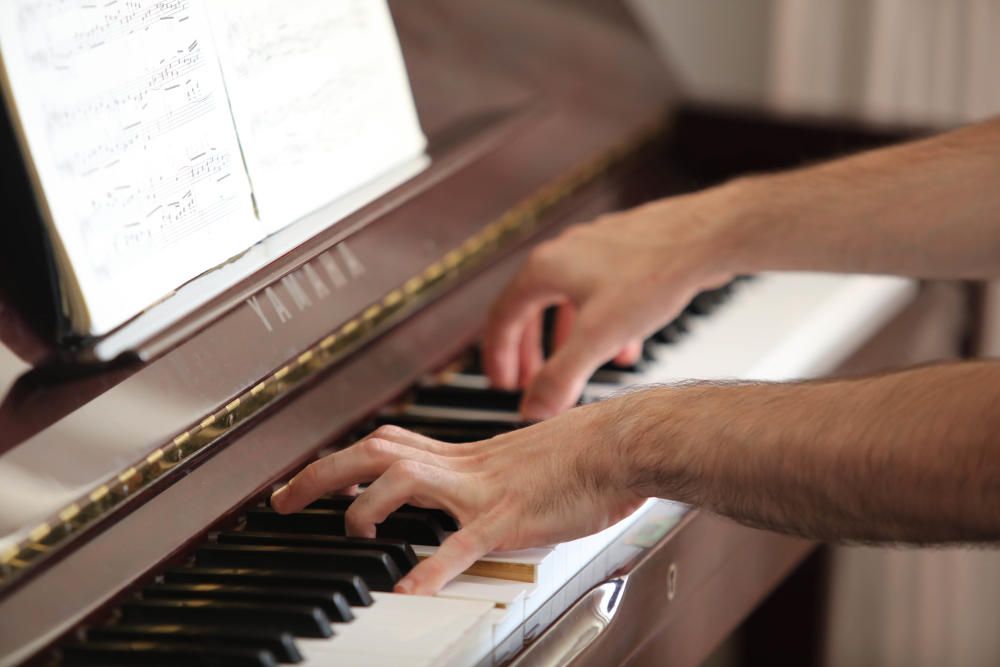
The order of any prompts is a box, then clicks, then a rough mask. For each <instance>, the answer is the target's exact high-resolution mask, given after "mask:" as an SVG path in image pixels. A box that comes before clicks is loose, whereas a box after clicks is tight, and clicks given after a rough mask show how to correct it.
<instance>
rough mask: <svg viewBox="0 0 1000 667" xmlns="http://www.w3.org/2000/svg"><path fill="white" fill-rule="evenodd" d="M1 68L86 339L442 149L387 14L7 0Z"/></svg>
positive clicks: (305, 6) (356, 1)
mask: <svg viewBox="0 0 1000 667" xmlns="http://www.w3.org/2000/svg"><path fill="white" fill-rule="evenodd" d="M0 65H2V67H0V89H2V93H3V100H4V103H5V104H6V105H7V107H6V108H7V115H8V117H9V118H10V119H11V122H12V125H13V129H14V132H15V135H16V137H17V139H18V142H19V145H20V148H21V153H22V157H23V160H24V163H25V167H26V170H27V172H28V175H29V179H30V181H31V183H32V188H33V191H34V192H33V195H34V197H35V200H36V202H37V206H38V210H39V216H40V218H41V219H42V221H43V223H44V226H45V228H46V232H47V238H48V243H49V247H50V255H51V259H52V262H53V265H54V268H55V276H56V282H57V287H58V296H59V301H60V304H59V305H60V310H61V312H62V314H63V316H64V324H65V325H66V327H67V328H68V330H69V331H70V332H71V333H73V334H75V335H79V336H85V337H88V336H89V337H96V336H102V335H104V334H107V333H108V332H111V331H112V330H114V329H115V328H116V327H119V326H120V325H122V324H123V323H125V322H127V321H129V320H130V319H132V318H134V317H135V316H136V315H137V314H139V313H142V312H143V311H145V310H147V309H149V308H150V307H152V306H153V305H154V304H157V303H158V302H161V301H163V300H164V299H165V298H166V297H168V296H169V295H171V294H173V293H174V292H175V290H177V289H178V288H180V287H181V286H182V285H184V284H185V283H188V282H189V281H191V280H192V279H194V278H196V277H198V276H200V275H203V274H206V272H210V271H212V270H214V269H217V268H219V267H223V266H225V265H226V264H227V263H229V262H231V261H232V260H234V258H237V257H238V256H240V255H241V254H244V253H245V252H246V251H247V250H248V249H250V248H251V247H252V246H254V245H255V244H259V243H260V242H262V241H263V240H264V239H266V238H268V237H269V236H271V235H273V234H275V233H276V232H278V231H279V230H282V229H283V228H285V227H288V226H289V225H291V224H292V223H294V222H295V221H297V220H299V219H301V218H302V217H303V216H306V215H307V214H309V213H310V212H313V211H316V210H317V209H319V208H321V207H323V206H325V205H327V204H329V203H331V202H334V201H337V200H339V199H341V198H345V197H347V196H349V195H351V194H352V193H357V192H358V191H359V190H363V189H364V188H365V187H366V186H369V185H370V184H371V183H372V182H373V181H377V180H378V179H379V178H380V177H382V176H384V175H385V174H387V173H395V171H398V168H399V167H400V165H403V164H405V163H407V161H410V160H413V159H415V158H416V157H418V156H423V154H424V149H425V147H426V140H425V138H424V136H423V133H422V131H421V128H420V124H419V121H418V118H417V114H416V110H415V108H414V104H413V98H412V94H411V91H410V87H409V81H408V78H407V73H406V67H405V63H404V62H403V57H402V53H401V51H400V47H399V43H398V40H397V37H396V33H395V28H394V26H393V23H392V17H391V15H390V13H389V9H388V6H387V5H386V2H385V0H337V1H336V2H330V1H329V0H295V2H282V1H281V0H98V1H88V0H74V1H72V2H71V1H69V0H5V1H4V2H2V3H0ZM376 194H377V193H376ZM359 203H363V202H359ZM356 207H357V206H355V208H356ZM333 222H335V220H330V223H331V224H332V223H333Z"/></svg>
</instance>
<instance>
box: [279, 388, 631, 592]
mask: <svg viewBox="0 0 1000 667" xmlns="http://www.w3.org/2000/svg"><path fill="white" fill-rule="evenodd" d="M619 403H620V399H613V400H608V401H604V402H602V403H597V404H593V405H589V406H586V407H582V408H577V409H575V410H573V411H571V412H569V413H567V414H565V415H561V416H559V417H557V418H555V419H551V420H549V421H547V422H543V423H541V424H535V425H534V426H530V427H528V428H524V429H521V430H518V431H512V432H511V433H506V434H503V435H500V436H497V437H494V438H491V439H489V440H486V441H482V442H474V443H470V444H451V443H445V442H440V441H438V440H432V439H431V438H428V437H425V436H422V435H418V434H416V433H412V432H410V431H407V430H405V429H402V428H398V427H393V426H383V427H381V428H379V429H378V430H377V431H375V432H374V433H372V434H371V435H370V436H368V437H367V438H365V439H364V440H361V441H359V442H357V443H355V444H354V445H351V446H350V447H348V448H346V449H344V450H342V451H339V452H335V453H333V454H330V455H328V456H326V457H324V458H323V459H320V460H319V461H316V462H314V463H312V464H311V465H309V466H307V467H306V468H304V469H303V470H302V471H301V472H300V473H299V474H297V475H296V476H295V477H294V478H292V480H291V481H290V482H289V483H288V484H287V485H285V486H284V487H282V488H281V489H279V490H278V491H277V492H276V493H275V494H274V495H273V496H272V497H271V504H272V506H273V507H274V509H275V510H276V511H278V512H281V513H290V512H297V511H299V510H301V509H302V508H304V507H305V506H306V505H308V504H309V503H311V502H313V501H314V500H316V499H317V498H319V497H320V496H322V495H324V494H326V493H330V492H343V491H344V490H345V489H350V488H351V487H353V486H354V485H355V484H358V483H361V482H372V484H371V486H369V487H368V489H367V490H366V491H365V492H364V493H362V494H361V495H360V497H359V498H358V499H357V500H355V501H354V502H353V503H352V504H351V506H350V508H349V509H348V510H347V514H346V525H347V531H348V533H349V534H351V535H356V536H361V537H374V536H375V526H376V524H378V523H380V522H381V521H383V520H385V518H386V517H387V516H388V515H389V514H390V513H391V512H393V511H395V510H396V509H398V508H399V506H400V505H403V504H404V503H410V504H413V505H417V506H420V507H432V508H441V509H444V510H446V511H447V512H448V513H450V514H451V515H452V516H454V517H455V518H456V519H458V521H459V523H460V524H461V529H460V530H459V531H458V532H457V533H455V534H453V535H452V536H450V537H449V538H448V539H447V540H445V542H444V543H443V544H442V545H441V547H440V548H439V549H438V550H437V552H436V553H435V554H434V555H433V556H431V557H430V558H427V559H426V560H424V561H422V562H421V563H420V564H419V565H417V566H416V567H415V568H414V569H413V570H412V571H411V572H410V573H409V574H407V575H406V577H405V578H404V579H402V580H400V581H399V583H398V584H397V585H396V591H397V592H400V593H418V594H433V593H436V592H437V591H438V590H440V589H441V587H442V586H444V585H445V584H446V583H447V582H448V581H450V580H451V579H453V578H454V577H456V576H457V575H459V574H461V573H462V572H463V571H465V570H466V569H467V568H468V567H469V566H471V565H472V564H473V563H474V562H475V561H476V560H478V559H479V558H481V557H482V556H483V555H485V554H487V553H489V552H490V551H493V550H510V549H520V548H526V547H535V546H541V545H545V544H555V543H557V542H563V541H566V540H572V539H575V538H578V537H582V536H584V535H589V534H591V533H594V532H597V531H599V530H601V529H603V528H606V527H607V526H610V525H612V524H613V523H615V522H617V521H619V520H621V519H622V518H624V517H626V516H627V515H628V514H630V513H631V512H632V511H634V510H635V509H637V508H638V506H639V504H641V503H642V501H643V500H644V497H643V496H641V495H639V494H637V493H636V492H635V491H633V490H631V488H630V486H629V480H627V479H626V476H627V474H628V473H627V470H626V468H627V467H628V465H627V461H628V460H629V458H630V457H628V456H625V455H623V454H622V452H621V447H620V446H619V445H622V446H623V445H624V443H623V442H622V441H621V440H620V438H619V433H620V428H619V424H618V420H619V418H620V411H621V406H620V405H619Z"/></svg>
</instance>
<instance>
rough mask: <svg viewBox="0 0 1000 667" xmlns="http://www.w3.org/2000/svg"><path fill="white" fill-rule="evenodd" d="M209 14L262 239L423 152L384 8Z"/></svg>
mask: <svg viewBox="0 0 1000 667" xmlns="http://www.w3.org/2000/svg"><path fill="white" fill-rule="evenodd" d="M210 6H211V19H212V23H213V27H214V30H215V36H216V40H217V43H218V48H219V53H220V60H221V62H222V68H223V73H224V75H225V80H226V86H227V90H228V93H229V96H230V99H231V101H232V108H233V114H234V118H235V121H236V126H237V129H238V131H239V135H240V138H241V140H242V142H243V147H244V150H245V158H246V163H247V167H248V169H249V173H250V180H251V182H252V184H253V188H254V193H255V197H256V202H257V206H258V209H259V212H260V216H261V218H262V219H263V220H264V222H265V224H266V225H267V227H268V230H269V231H271V232H273V231H276V230H277V229H280V228H281V227H284V226H285V225H287V224H289V223H290V222H292V221H294V220H297V219H299V218H301V217H303V216H304V215H305V214H307V213H309V212H311V211H314V210H316V209H318V208H320V207H322V206H324V205H326V204H328V203H330V202H331V201H333V200H334V199H337V198H339V197H341V196H343V195H344V194H346V193H348V192H350V191H352V190H354V189H356V188H358V187H360V186H363V185H364V184H365V183H368V182H370V181H372V180H373V179H374V178H375V177H377V176H378V175H380V174H382V173H385V172H386V171H387V170H389V169H391V168H393V167H395V166H397V165H399V164H401V163H403V162H405V161H406V160H412V159H413V158H415V157H417V156H419V155H421V154H422V151H423V149H424V146H425V144H426V141H425V139H424V137H423V134H422V132H421V130H420V125H419V123H418V120H417V115H416V111H415V109H414V106H413V98H412V96H411V94H410V88H409V81H408V79H407V75H406V68H405V65H404V63H403V59H402V54H401V53H400V49H399V43H398V41H397V39H396V34H395V30H394V27H393V24H392V17H391V15H390V13H389V9H388V7H387V5H386V3H385V0H337V1H336V2H330V0H295V2H287V1H282V0H218V1H216V2H212V3H211V5H210Z"/></svg>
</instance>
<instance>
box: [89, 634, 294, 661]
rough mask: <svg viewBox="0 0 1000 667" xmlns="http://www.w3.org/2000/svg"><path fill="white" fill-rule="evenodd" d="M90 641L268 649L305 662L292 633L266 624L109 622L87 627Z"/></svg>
mask: <svg viewBox="0 0 1000 667" xmlns="http://www.w3.org/2000/svg"><path fill="white" fill-rule="evenodd" d="M87 641H90V642H133V641H144V642H151V643H155V644H189V645H194V646H206V647H209V648H213V649H214V648H244V649H254V650H257V651H267V652H269V653H270V654H271V655H273V656H274V658H275V659H276V660H278V662H285V663H297V662H302V654H301V653H299V649H298V647H297V646H296V645H295V641H294V640H293V639H292V635H291V634H289V633H287V632H281V631H280V630H267V629H264V628H253V629H241V628H227V627H225V626H217V627H211V626H186V625H108V626H104V627H100V628H90V629H89V630H87Z"/></svg>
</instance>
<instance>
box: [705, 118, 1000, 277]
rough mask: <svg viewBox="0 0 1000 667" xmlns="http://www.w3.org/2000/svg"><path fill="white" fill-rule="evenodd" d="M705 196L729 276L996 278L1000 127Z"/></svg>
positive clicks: (997, 123)
mask: <svg viewBox="0 0 1000 667" xmlns="http://www.w3.org/2000/svg"><path fill="white" fill-rule="evenodd" d="M708 192H709V193H712V194H710V195H709V198H710V199H713V198H714V200H715V203H714V204H713V210H714V211H716V212H718V213H719V214H720V215H723V216H725V217H727V218H728V221H729V224H728V225H725V226H726V227H727V228H728V229H729V230H730V231H731V234H730V236H729V239H728V241H729V242H728V245H729V247H730V248H731V251H732V252H731V253H730V258H731V260H732V262H733V267H732V268H733V269H734V271H735V272H737V273H739V272H745V273H750V272H756V271H765V270H817V271H836V272H868V273H893V274H900V275H910V276H916V277H923V278H965V279H977V278H995V277H997V276H1000V119H994V120H991V121H988V122H984V123H980V124H978V125H973V126H969V127H965V128H962V129H959V130H956V131H953V132H949V133H946V134H941V135H938V136H934V137H931V138H928V139H923V140H920V141H915V142H911V143H908V144H903V145H899V146H895V147H891V148H885V149H880V150H875V151H869V152H867V153H862V154H859V155H855V156H852V157H848V158H844V159H840V160H835V161H832V162H828V163H825V164H821V165H818V166H814V167H809V168H804V169H799V170H794V171H790V172H785V173H779V174H771V175H762V176H754V177H749V178H744V179H738V180H737V181H734V182H732V183H730V184H728V185H725V186H722V187H721V188H717V189H716V191H714V192H713V191H708Z"/></svg>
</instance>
